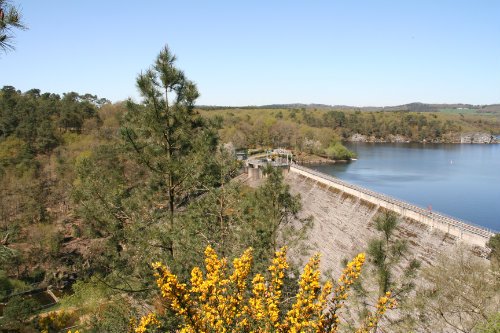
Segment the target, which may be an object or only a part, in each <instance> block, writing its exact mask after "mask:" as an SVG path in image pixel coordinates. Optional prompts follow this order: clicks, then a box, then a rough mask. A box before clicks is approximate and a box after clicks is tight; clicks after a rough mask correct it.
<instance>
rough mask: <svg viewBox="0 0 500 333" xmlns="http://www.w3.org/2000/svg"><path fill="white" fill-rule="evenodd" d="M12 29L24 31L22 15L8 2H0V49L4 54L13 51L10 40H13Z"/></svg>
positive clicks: (3, 0) (1, 0) (6, 0)
mask: <svg viewBox="0 0 500 333" xmlns="http://www.w3.org/2000/svg"><path fill="white" fill-rule="evenodd" d="M14 29H20V30H24V29H26V26H25V25H24V24H23V22H22V14H21V13H20V12H19V11H18V9H17V8H16V7H14V6H13V5H11V4H10V1H9V0H0V49H1V50H2V51H4V52H7V50H12V49H14V46H13V44H12V42H11V40H12V39H13V38H14V34H13V31H14Z"/></svg>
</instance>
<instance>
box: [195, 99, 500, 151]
mask: <svg viewBox="0 0 500 333" xmlns="http://www.w3.org/2000/svg"><path fill="white" fill-rule="evenodd" d="M204 112H205V113H207V114H218V115H221V116H223V117H224V130H223V134H222V137H223V138H224V140H226V141H231V142H233V143H234V144H235V145H236V146H240V147H247V146H248V147H254V146H259V145H282V146H284V147H288V148H292V149H296V150H301V149H303V148H304V143H305V142H306V140H314V141H318V142H320V144H321V146H322V148H323V149H325V148H327V147H328V145H329V144H330V142H331V141H333V140H339V138H340V139H343V140H348V139H349V138H350V137H351V136H352V135H354V134H362V135H366V136H368V137H370V136H373V137H375V138H377V139H379V140H382V141H391V138H392V137H393V136H401V137H403V138H405V139H406V140H408V141H411V142H440V141H446V137H445V134H448V133H456V132H484V133H490V134H498V133H500V122H499V120H498V119H496V118H492V117H484V116H477V115H458V114H442V113H420V112H409V111H397V112H361V111H325V110H309V109H304V108H302V109H279V110H276V109H254V110H249V109H234V110H211V111H204ZM306 146H307V145H306Z"/></svg>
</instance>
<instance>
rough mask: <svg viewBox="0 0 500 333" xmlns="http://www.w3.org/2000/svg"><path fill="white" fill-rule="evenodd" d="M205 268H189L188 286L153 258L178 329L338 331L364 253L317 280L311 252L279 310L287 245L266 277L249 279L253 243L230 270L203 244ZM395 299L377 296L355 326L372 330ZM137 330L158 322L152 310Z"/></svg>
mask: <svg viewBox="0 0 500 333" xmlns="http://www.w3.org/2000/svg"><path fill="white" fill-rule="evenodd" d="M205 256H206V259H205V266H206V273H205V274H203V273H202V271H201V270H200V269H199V268H197V267H196V268H194V269H193V270H192V272H191V283H190V287H188V286H187V284H185V283H181V282H179V280H178V278H177V276H175V275H174V274H172V273H171V272H170V271H169V270H168V269H167V268H166V267H165V266H163V265H162V264H161V263H160V262H157V263H154V264H153V268H154V269H155V270H156V273H155V276H156V277H158V280H157V282H158V287H159V288H160V289H161V294H162V297H163V298H164V299H165V300H167V303H168V304H169V305H170V307H171V308H172V309H173V310H174V312H175V313H176V315H177V316H180V317H181V318H182V319H183V320H182V322H183V324H182V327H180V328H179V331H180V332H183V333H188V332H261V333H264V332H292V333H293V332H337V331H338V330H339V322H340V314H341V309H342V306H343V304H344V301H345V299H346V298H347V295H348V291H349V290H350V288H351V285H352V284H353V283H354V281H355V280H356V279H357V278H358V277H359V274H360V271H361V267H362V266H363V263H364V261H365V255H364V253H361V254H359V255H358V256H356V257H355V258H354V259H353V261H352V262H350V263H349V264H348V265H347V267H346V268H345V269H344V270H343V272H342V275H341V277H340V278H339V279H338V280H337V281H336V282H334V283H333V282H331V281H327V282H326V283H325V284H324V285H323V286H321V284H320V281H319V280H320V270H319V268H320V265H319V262H320V255H319V254H316V255H314V256H313V257H312V258H311V259H310V260H309V263H308V264H307V265H306V267H305V268H304V273H303V274H302V275H301V276H300V281H299V287H300V289H299V292H298V294H297V295H296V297H295V303H294V304H293V305H292V307H291V309H290V310H289V311H287V312H286V313H283V312H282V310H281V308H282V306H281V305H282V303H281V302H283V300H282V299H281V296H282V288H283V279H284V277H285V271H286V270H287V269H288V268H289V264H288V263H287V261H286V248H282V249H281V250H280V251H278V252H276V254H275V257H274V259H273V264H272V265H271V266H270V267H269V272H270V274H269V278H268V279H266V278H265V277H264V276H263V275H261V274H257V275H256V276H255V277H254V278H253V279H252V282H251V286H250V285H249V284H248V283H247V281H248V276H249V274H250V270H251V265H252V249H248V250H246V251H245V252H244V253H243V255H242V256H241V257H240V258H236V259H234V261H233V270H232V272H231V273H229V272H228V267H227V259H226V258H223V259H219V258H218V257H217V254H216V253H215V251H214V250H213V249H212V248H211V247H210V246H208V247H207V248H206V250H205ZM396 305H397V303H396V301H395V300H394V299H392V298H390V293H388V294H387V295H386V296H384V297H381V298H380V299H379V301H378V304H377V306H376V311H375V312H374V313H372V314H370V315H369V316H368V317H367V318H366V319H365V321H364V322H363V325H362V326H361V328H360V329H359V330H358V332H369V331H371V330H374V329H375V327H376V324H377V322H378V321H379V320H380V318H381V317H382V315H383V314H384V312H385V311H386V310H387V309H388V308H393V307H394V306H396ZM131 323H132V326H133V327H132V329H133V330H134V331H135V332H137V333H143V332H147V330H148V328H152V327H153V326H156V327H160V323H159V321H158V320H157V319H156V317H155V316H154V314H149V315H148V316H146V317H143V318H142V319H141V321H140V323H139V324H137V325H135V322H134V321H131Z"/></svg>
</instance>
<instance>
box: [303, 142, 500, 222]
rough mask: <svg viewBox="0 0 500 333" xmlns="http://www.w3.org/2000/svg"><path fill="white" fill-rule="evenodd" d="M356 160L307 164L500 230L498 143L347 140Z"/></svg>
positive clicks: (499, 158)
mask: <svg viewBox="0 0 500 333" xmlns="http://www.w3.org/2000/svg"><path fill="white" fill-rule="evenodd" d="M345 145H346V146H347V148H349V149H350V150H352V151H354V152H355V153H356V154H357V158H358V160H357V161H352V162H348V163H336V164H334V165H318V166H312V168H313V169H317V170H318V171H321V172H323V173H326V174H329V175H332V176H333V177H336V178H339V179H342V180H345V181H347V182H349V183H352V184H355V185H358V186H361V187H365V188H368V189H370V190H373V191H375V192H379V193H383V194H386V195H389V196H391V197H394V198H397V199H400V200H402V201H406V202H409V203H413V204H415V205H417V206H420V207H423V208H426V209H427V208H428V206H431V207H432V211H437V212H442V213H444V214H446V215H449V216H452V217H456V218H459V219H462V220H464V221H468V222H472V223H473V224H477V225H480V226H483V227H486V228H490V229H493V230H500V145H472V144H418V143H411V144H408V143H407V144H403V143H400V144H398V143H377V144H371V143H346V144H345Z"/></svg>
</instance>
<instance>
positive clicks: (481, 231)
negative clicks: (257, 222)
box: [290, 164, 495, 241]
mask: <svg viewBox="0 0 500 333" xmlns="http://www.w3.org/2000/svg"><path fill="white" fill-rule="evenodd" d="M294 169H295V170H294ZM290 171H298V172H299V173H305V174H306V175H307V174H309V175H311V176H315V177H314V178H316V177H318V178H321V179H324V180H325V181H328V182H331V183H334V184H337V185H340V186H343V187H346V188H349V189H352V190H354V191H358V192H361V193H363V194H365V195H367V196H369V197H372V198H375V199H377V200H381V201H383V202H386V203H388V204H391V205H395V206H398V207H400V208H401V209H403V210H405V209H406V210H409V211H412V212H414V213H416V214H419V215H421V216H425V217H427V218H430V219H432V220H434V221H436V222H438V223H441V224H444V225H448V226H452V227H455V228H458V229H460V230H462V231H465V232H468V233H472V234H475V235H477V236H480V237H484V238H485V241H487V240H488V239H489V238H490V237H491V236H494V235H495V231H494V230H491V229H488V228H484V227H481V226H478V225H474V224H473V223H470V222H466V221H461V220H459V219H456V218H452V217H449V216H446V215H445V214H442V213H436V212H429V211H427V210H426V209H423V208H421V207H417V206H415V205H412V204H409V203H407V202H403V201H400V200H398V199H395V198H391V197H389V196H387V195H384V194H380V193H376V192H373V191H370V190H368V189H365V188H362V187H360V186H356V185H353V184H350V183H347V182H344V181H342V180H340V179H337V178H334V177H332V176H329V175H327V174H324V173H321V172H318V171H314V170H312V169H309V168H305V167H302V166H299V165H296V164H294V165H291V166H290Z"/></svg>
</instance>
